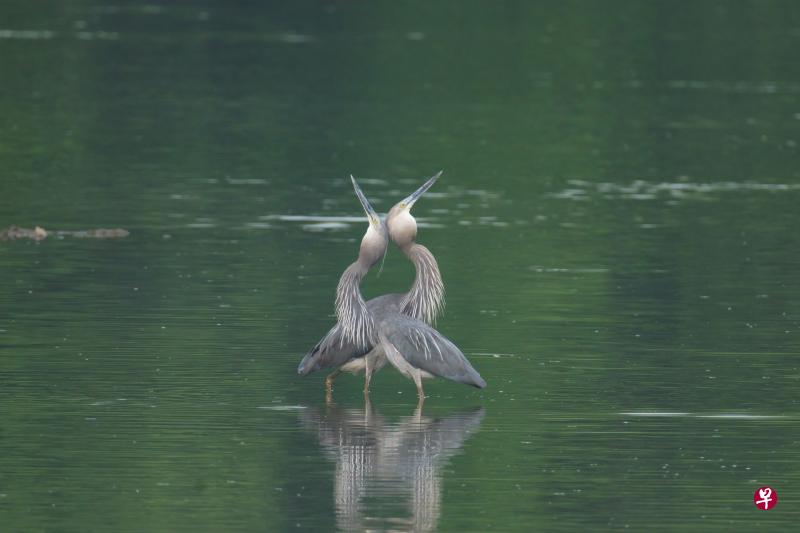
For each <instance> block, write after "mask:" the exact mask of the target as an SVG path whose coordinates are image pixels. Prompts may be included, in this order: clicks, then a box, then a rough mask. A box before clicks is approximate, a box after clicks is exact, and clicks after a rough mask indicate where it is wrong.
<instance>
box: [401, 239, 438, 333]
mask: <svg viewBox="0 0 800 533" xmlns="http://www.w3.org/2000/svg"><path fill="white" fill-rule="evenodd" d="M402 250H403V253H404V254H405V255H406V257H408V259H409V260H410V261H411V262H412V263H414V267H415V268H416V270H417V275H416V277H415V278H414V283H413V284H412V285H411V289H410V290H409V291H408V292H407V293H406V295H405V297H404V298H403V302H402V310H403V314H406V315H408V316H410V317H413V318H416V319H418V320H422V321H424V322H426V323H428V324H433V323H434V322H435V321H436V317H437V316H439V315H440V314H441V313H442V309H443V308H444V282H442V276H441V274H440V273H439V265H438V264H437V263H436V258H435V257H433V254H432V253H431V252H430V250H428V249H427V248H426V247H424V246H423V245H421V244H417V243H415V242H412V243H411V244H410V245H408V246H405V247H403V249H402Z"/></svg>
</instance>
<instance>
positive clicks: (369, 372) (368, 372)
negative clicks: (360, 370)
mask: <svg viewBox="0 0 800 533" xmlns="http://www.w3.org/2000/svg"><path fill="white" fill-rule="evenodd" d="M371 379H372V369H371V368H370V367H369V357H366V358H365V359H364V396H369V382H370V380H371Z"/></svg>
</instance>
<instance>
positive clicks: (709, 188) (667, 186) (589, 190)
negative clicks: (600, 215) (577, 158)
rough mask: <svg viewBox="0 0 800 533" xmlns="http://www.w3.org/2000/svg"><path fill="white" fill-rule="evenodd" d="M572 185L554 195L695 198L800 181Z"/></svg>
mask: <svg viewBox="0 0 800 533" xmlns="http://www.w3.org/2000/svg"><path fill="white" fill-rule="evenodd" d="M568 184H569V185H570V187H569V188H566V189H564V190H562V191H559V192H557V193H552V194H550V197H552V198H559V199H562V200H575V201H585V200H589V199H591V198H593V197H596V196H600V197H602V198H611V199H625V200H655V199H658V198H662V197H669V198H673V199H675V198H684V199H686V198H688V199H691V198H693V197H696V198H700V197H704V196H707V195H709V194H714V193H728V192H741V191H744V192H767V193H778V192H786V191H800V184H798V183H759V182H753V181H744V182H736V181H720V182H688V181H680V182H675V181H661V182H657V183H654V182H648V181H643V180H634V181H632V182H630V183H628V184H619V183H608V182H601V183H592V182H588V181H584V180H569V181H568Z"/></svg>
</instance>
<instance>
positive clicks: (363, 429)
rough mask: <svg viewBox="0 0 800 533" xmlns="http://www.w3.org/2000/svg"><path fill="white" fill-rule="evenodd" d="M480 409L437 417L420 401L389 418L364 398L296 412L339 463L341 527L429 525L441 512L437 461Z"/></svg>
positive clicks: (476, 422)
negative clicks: (360, 403) (357, 403)
mask: <svg viewBox="0 0 800 533" xmlns="http://www.w3.org/2000/svg"><path fill="white" fill-rule="evenodd" d="M483 416H484V410H483V409H481V408H475V409H470V410H461V411H456V412H453V413H451V414H448V415H446V416H442V417H436V418H434V417H429V416H425V415H423V414H422V409H421V408H417V409H415V410H414V412H413V414H411V415H410V416H406V417H402V418H401V419H400V420H399V421H395V422H391V421H388V420H387V419H386V418H385V417H383V416H382V415H381V414H380V413H379V412H378V411H377V410H376V409H373V407H372V405H371V403H370V401H369V399H368V398H367V399H366V403H365V405H364V408H359V409H355V408H342V407H339V406H337V405H335V404H330V405H328V406H327V407H326V408H325V409H324V410H318V409H316V408H311V407H309V408H307V409H304V410H303V411H302V414H301V415H300V418H301V422H302V424H303V426H304V427H305V428H306V429H307V430H309V431H312V432H314V433H316V435H317V438H318V439H319V442H320V445H321V446H322V449H323V451H324V453H325V455H326V456H327V457H328V458H329V459H330V460H332V461H333V462H334V463H335V465H336V466H335V470H334V482H333V499H334V504H335V507H336V522H337V526H338V527H339V528H340V529H342V530H345V531H354V530H365V529H375V528H384V527H389V528H398V527H400V528H408V530H410V531H433V530H435V529H436V527H437V523H438V521H439V515H440V513H441V501H442V474H441V470H442V467H443V466H444V465H445V464H446V463H447V461H448V460H449V459H450V457H452V456H453V455H455V454H456V453H457V452H458V451H459V450H460V449H461V447H462V446H463V444H464V442H466V440H467V439H468V438H469V437H470V436H471V435H473V434H474V433H476V432H477V431H478V428H479V427H480V424H481V421H482V420H483ZM387 512H388V513H389V514H391V515H393V516H389V515H387Z"/></svg>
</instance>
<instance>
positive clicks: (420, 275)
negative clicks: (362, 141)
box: [297, 172, 486, 402]
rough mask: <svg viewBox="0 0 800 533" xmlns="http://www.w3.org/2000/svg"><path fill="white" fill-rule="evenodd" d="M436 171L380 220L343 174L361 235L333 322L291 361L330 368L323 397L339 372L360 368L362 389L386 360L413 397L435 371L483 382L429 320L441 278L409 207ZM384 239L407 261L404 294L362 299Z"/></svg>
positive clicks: (436, 311)
mask: <svg viewBox="0 0 800 533" xmlns="http://www.w3.org/2000/svg"><path fill="white" fill-rule="evenodd" d="M441 174H442V173H441V172H439V173H438V174H436V175H435V176H433V177H432V178H430V179H429V180H428V181H426V182H425V183H424V184H423V185H422V186H421V187H420V188H419V189H417V190H416V191H414V192H413V193H412V194H411V195H410V196H408V197H407V198H405V199H404V200H402V201H401V202H399V203H398V204H396V205H395V206H394V207H392V209H391V210H389V213H388V214H387V215H386V220H385V221H383V220H381V218H380V216H378V214H377V213H376V212H375V210H374V209H373V208H372V206H371V205H370V203H369V200H367V197H366V196H364V193H363V192H362V191H361V188H360V187H359V186H358V183H356V180H355V178H353V177H352V176H351V177H350V179H351V181H352V182H353V188H354V189H355V192H356V196H358V199H359V200H360V202H361V205H362V206H363V208H364V211H365V213H366V215H367V219H368V221H369V226H368V227H367V231H366V233H365V234H364V237H363V238H362V240H361V246H360V249H359V252H358V259H357V260H356V261H355V262H354V263H352V264H351V265H350V266H349V267H347V268H346V269H345V271H344V273H343V274H342V276H341V278H340V279H339V285H338V287H337V289H336V316H337V318H338V322H337V323H336V325H335V326H334V327H333V328H331V330H330V331H329V332H328V333H327V334H326V335H325V336H324V337H323V338H322V340H320V341H319V342H318V343H317V344H316V345H315V346H314V348H312V349H311V351H310V352H308V353H307V354H306V356H305V357H303V360H302V361H301V362H300V365H299V366H298V367H297V372H298V374H300V375H307V374H309V373H311V372H314V371H316V370H321V369H326V368H333V369H334V371H333V373H331V374H330V375H328V377H327V378H326V379H325V386H326V393H327V398H328V399H330V398H331V396H332V392H333V382H334V380H335V379H336V378H337V376H338V375H339V374H340V373H341V372H343V371H344V372H352V373H354V374H358V373H360V372H361V371H363V372H364V374H365V383H364V393H365V394H368V393H369V386H370V380H371V379H372V375H373V374H374V373H375V372H377V371H378V370H380V369H381V368H383V366H385V365H386V363H387V362H389V363H390V364H391V365H392V366H394V367H395V368H396V369H397V370H398V371H399V372H400V373H401V374H403V375H404V376H406V377H407V378H409V379H412V380H413V381H414V383H415V384H416V386H417V394H418V396H419V401H420V402H422V401H423V400H424V398H425V393H424V390H423V388H422V379H423V378H433V377H436V376H438V377H443V378H447V379H450V380H453V381H457V382H460V383H464V384H466V385H472V386H473V387H478V388H483V387H485V386H486V382H485V381H484V380H483V378H481V376H480V374H478V372H477V371H476V370H475V369H474V368H472V365H471V364H470V363H469V361H468V360H467V358H466V357H465V356H464V354H463V353H462V352H461V350H459V349H458V347H457V346H456V345H455V344H453V343H452V342H450V341H449V340H448V339H447V338H446V337H445V336H444V335H442V334H441V333H439V332H438V331H436V330H435V329H434V328H433V327H432V326H431V325H432V324H433V323H434V321H435V320H436V317H437V316H438V315H440V314H441V312H442V309H443V307H444V284H443V283H442V277H441V274H440V273H439V267H438V265H437V263H436V259H435V258H434V257H433V254H432V253H431V252H430V251H429V250H428V249H427V248H426V247H425V246H423V245H421V244H419V243H417V242H416V237H417V222H416V220H414V217H413V216H412V215H411V208H412V207H413V206H414V204H415V203H416V201H417V200H418V199H419V198H420V196H422V195H423V194H424V193H425V191H427V190H428V189H429V188H430V187H431V186H432V185H433V184H434V182H436V180H437V179H438V178H439V176H441ZM390 238H391V240H392V241H394V243H395V244H396V245H397V246H398V247H399V248H400V250H401V251H402V252H403V254H405V256H406V257H407V258H408V259H409V260H410V261H411V262H412V263H413V264H414V267H415V268H416V277H415V279H414V283H413V284H412V285H411V289H410V290H409V291H408V292H406V293H404V294H384V295H382V296H378V297H376V298H373V299H371V300H369V301H364V297H363V296H362V295H361V287H360V285H361V280H362V279H363V278H364V276H365V275H366V274H367V272H369V269H370V268H372V267H373V266H375V265H376V264H377V263H378V261H380V260H381V258H383V257H384V255H385V254H386V251H387V247H388V245H389V239H390Z"/></svg>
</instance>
